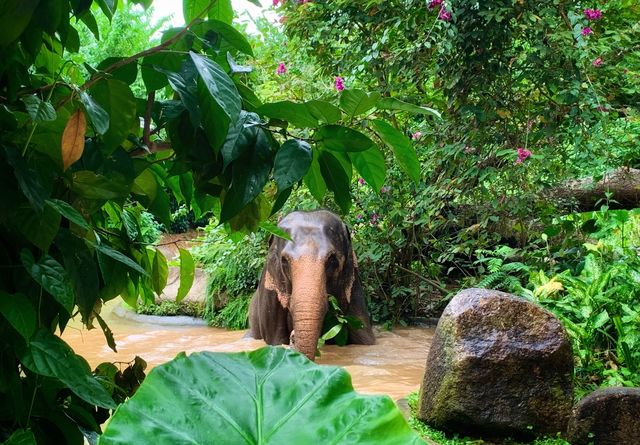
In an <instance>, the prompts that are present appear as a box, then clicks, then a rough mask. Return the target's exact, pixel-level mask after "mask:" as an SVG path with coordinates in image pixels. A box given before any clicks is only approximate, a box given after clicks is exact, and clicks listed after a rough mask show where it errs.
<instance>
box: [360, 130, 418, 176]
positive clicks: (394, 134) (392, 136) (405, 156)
mask: <svg viewBox="0 0 640 445" xmlns="http://www.w3.org/2000/svg"><path fill="white" fill-rule="evenodd" d="M371 125H372V126H373V129H374V131H375V132H376V133H377V134H378V136H380V139H382V141H383V142H384V143H385V144H386V145H387V146H388V147H389V148H390V149H391V150H392V151H393V154H394V155H395V156H396V159H397V160H398V164H400V168H402V169H403V170H404V171H405V173H407V175H409V177H410V178H411V179H412V180H413V181H414V182H416V183H417V182H419V181H420V161H419V160H418V155H417V154H416V151H415V150H414V148H413V146H412V145H411V141H410V140H409V138H408V137H406V136H405V135H404V134H402V133H401V132H400V131H398V130H396V129H395V128H393V127H392V126H391V125H390V124H388V123H387V122H385V121H383V120H381V119H374V120H373V121H371Z"/></svg>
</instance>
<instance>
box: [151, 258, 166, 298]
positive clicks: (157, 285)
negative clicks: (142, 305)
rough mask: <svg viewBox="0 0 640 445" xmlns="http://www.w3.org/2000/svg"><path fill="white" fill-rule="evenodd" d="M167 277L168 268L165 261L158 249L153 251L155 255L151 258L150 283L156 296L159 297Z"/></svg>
mask: <svg viewBox="0 0 640 445" xmlns="http://www.w3.org/2000/svg"><path fill="white" fill-rule="evenodd" d="M168 277H169V266H168V265H167V259H166V258H165V256H164V255H163V254H162V252H161V251H160V249H155V255H154V256H153V266H152V268H151V283H152V284H153V290H154V291H155V292H156V294H158V295H160V294H161V293H162V291H163V290H164V288H165V286H166V285H167V278H168Z"/></svg>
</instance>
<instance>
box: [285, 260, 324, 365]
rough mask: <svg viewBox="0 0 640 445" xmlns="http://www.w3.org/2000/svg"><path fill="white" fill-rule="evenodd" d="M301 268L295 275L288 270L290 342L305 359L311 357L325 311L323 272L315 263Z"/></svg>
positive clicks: (316, 343) (312, 356) (314, 350)
mask: <svg viewBox="0 0 640 445" xmlns="http://www.w3.org/2000/svg"><path fill="white" fill-rule="evenodd" d="M305 269H306V270H305ZM318 269H320V270H318ZM301 272H303V273H302V274H300V275H298V274H296V273H295V272H294V271H292V284H293V286H292V292H291V308H290V310H291V316H292V319H293V329H294V331H295V332H294V343H293V346H294V348H295V349H296V350H297V351H299V352H301V353H302V354H304V355H306V356H307V358H308V359H309V360H314V359H315V356H316V349H317V346H318V338H319V337H320V331H321V330H322V323H323V321H324V316H325V314H326V312H327V295H326V286H325V274H324V270H322V269H321V268H318V267H317V265H316V267H313V268H309V266H307V267H306V268H305V267H303V268H302V270H301ZM296 275H297V276H296Z"/></svg>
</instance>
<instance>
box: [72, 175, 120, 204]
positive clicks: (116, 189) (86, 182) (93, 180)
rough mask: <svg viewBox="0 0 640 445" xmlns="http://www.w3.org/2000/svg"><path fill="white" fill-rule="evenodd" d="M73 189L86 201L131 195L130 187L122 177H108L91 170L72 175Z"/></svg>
mask: <svg viewBox="0 0 640 445" xmlns="http://www.w3.org/2000/svg"><path fill="white" fill-rule="evenodd" d="M72 178H73V183H72V185H71V189H72V190H73V191H74V192H76V193H77V194H78V195H80V196H82V197H83V198H86V199H96V200H100V199H104V200H108V199H118V198H126V197H127V196H128V195H129V191H130V187H129V185H128V184H127V182H126V181H125V180H124V178H122V177H121V176H116V175H112V176H111V177H107V176H104V175H101V174H98V173H95V172H93V171H91V170H80V171H77V172H74V173H73V175H72Z"/></svg>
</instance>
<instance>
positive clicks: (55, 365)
mask: <svg viewBox="0 0 640 445" xmlns="http://www.w3.org/2000/svg"><path fill="white" fill-rule="evenodd" d="M19 358H20V362H22V364H23V365H24V366H26V367H27V368H28V369H29V370H31V371H32V372H35V373H36V374H40V375H42V376H45V377H55V378H57V379H58V380H61V381H62V382H63V383H64V384H66V385H67V386H68V387H69V389H71V391H73V392H74V393H75V394H76V395H77V396H78V397H80V398H81V399H82V400H84V401H86V402H89V403H91V404H93V405H97V406H101V407H103V408H111V409H113V408H115V407H116V404H115V402H114V401H113V399H112V398H111V396H109V393H108V392H107V390H106V389H105V388H104V387H103V386H102V385H101V384H100V382H99V381H98V380H97V379H96V378H95V377H94V376H93V375H91V372H90V370H89V365H88V364H87V362H86V361H84V359H83V358H82V357H80V356H79V355H76V354H75V353H74V352H73V350H72V349H71V348H70V347H69V345H67V344H66V343H65V342H64V341H62V340H61V339H60V338H59V337H56V336H55V335H53V334H52V333H51V332H49V331H47V330H46V329H39V330H37V331H36V333H35V334H34V335H33V337H32V338H31V341H30V342H29V345H28V346H27V348H26V349H25V350H24V351H23V352H22V353H21V354H19Z"/></svg>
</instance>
